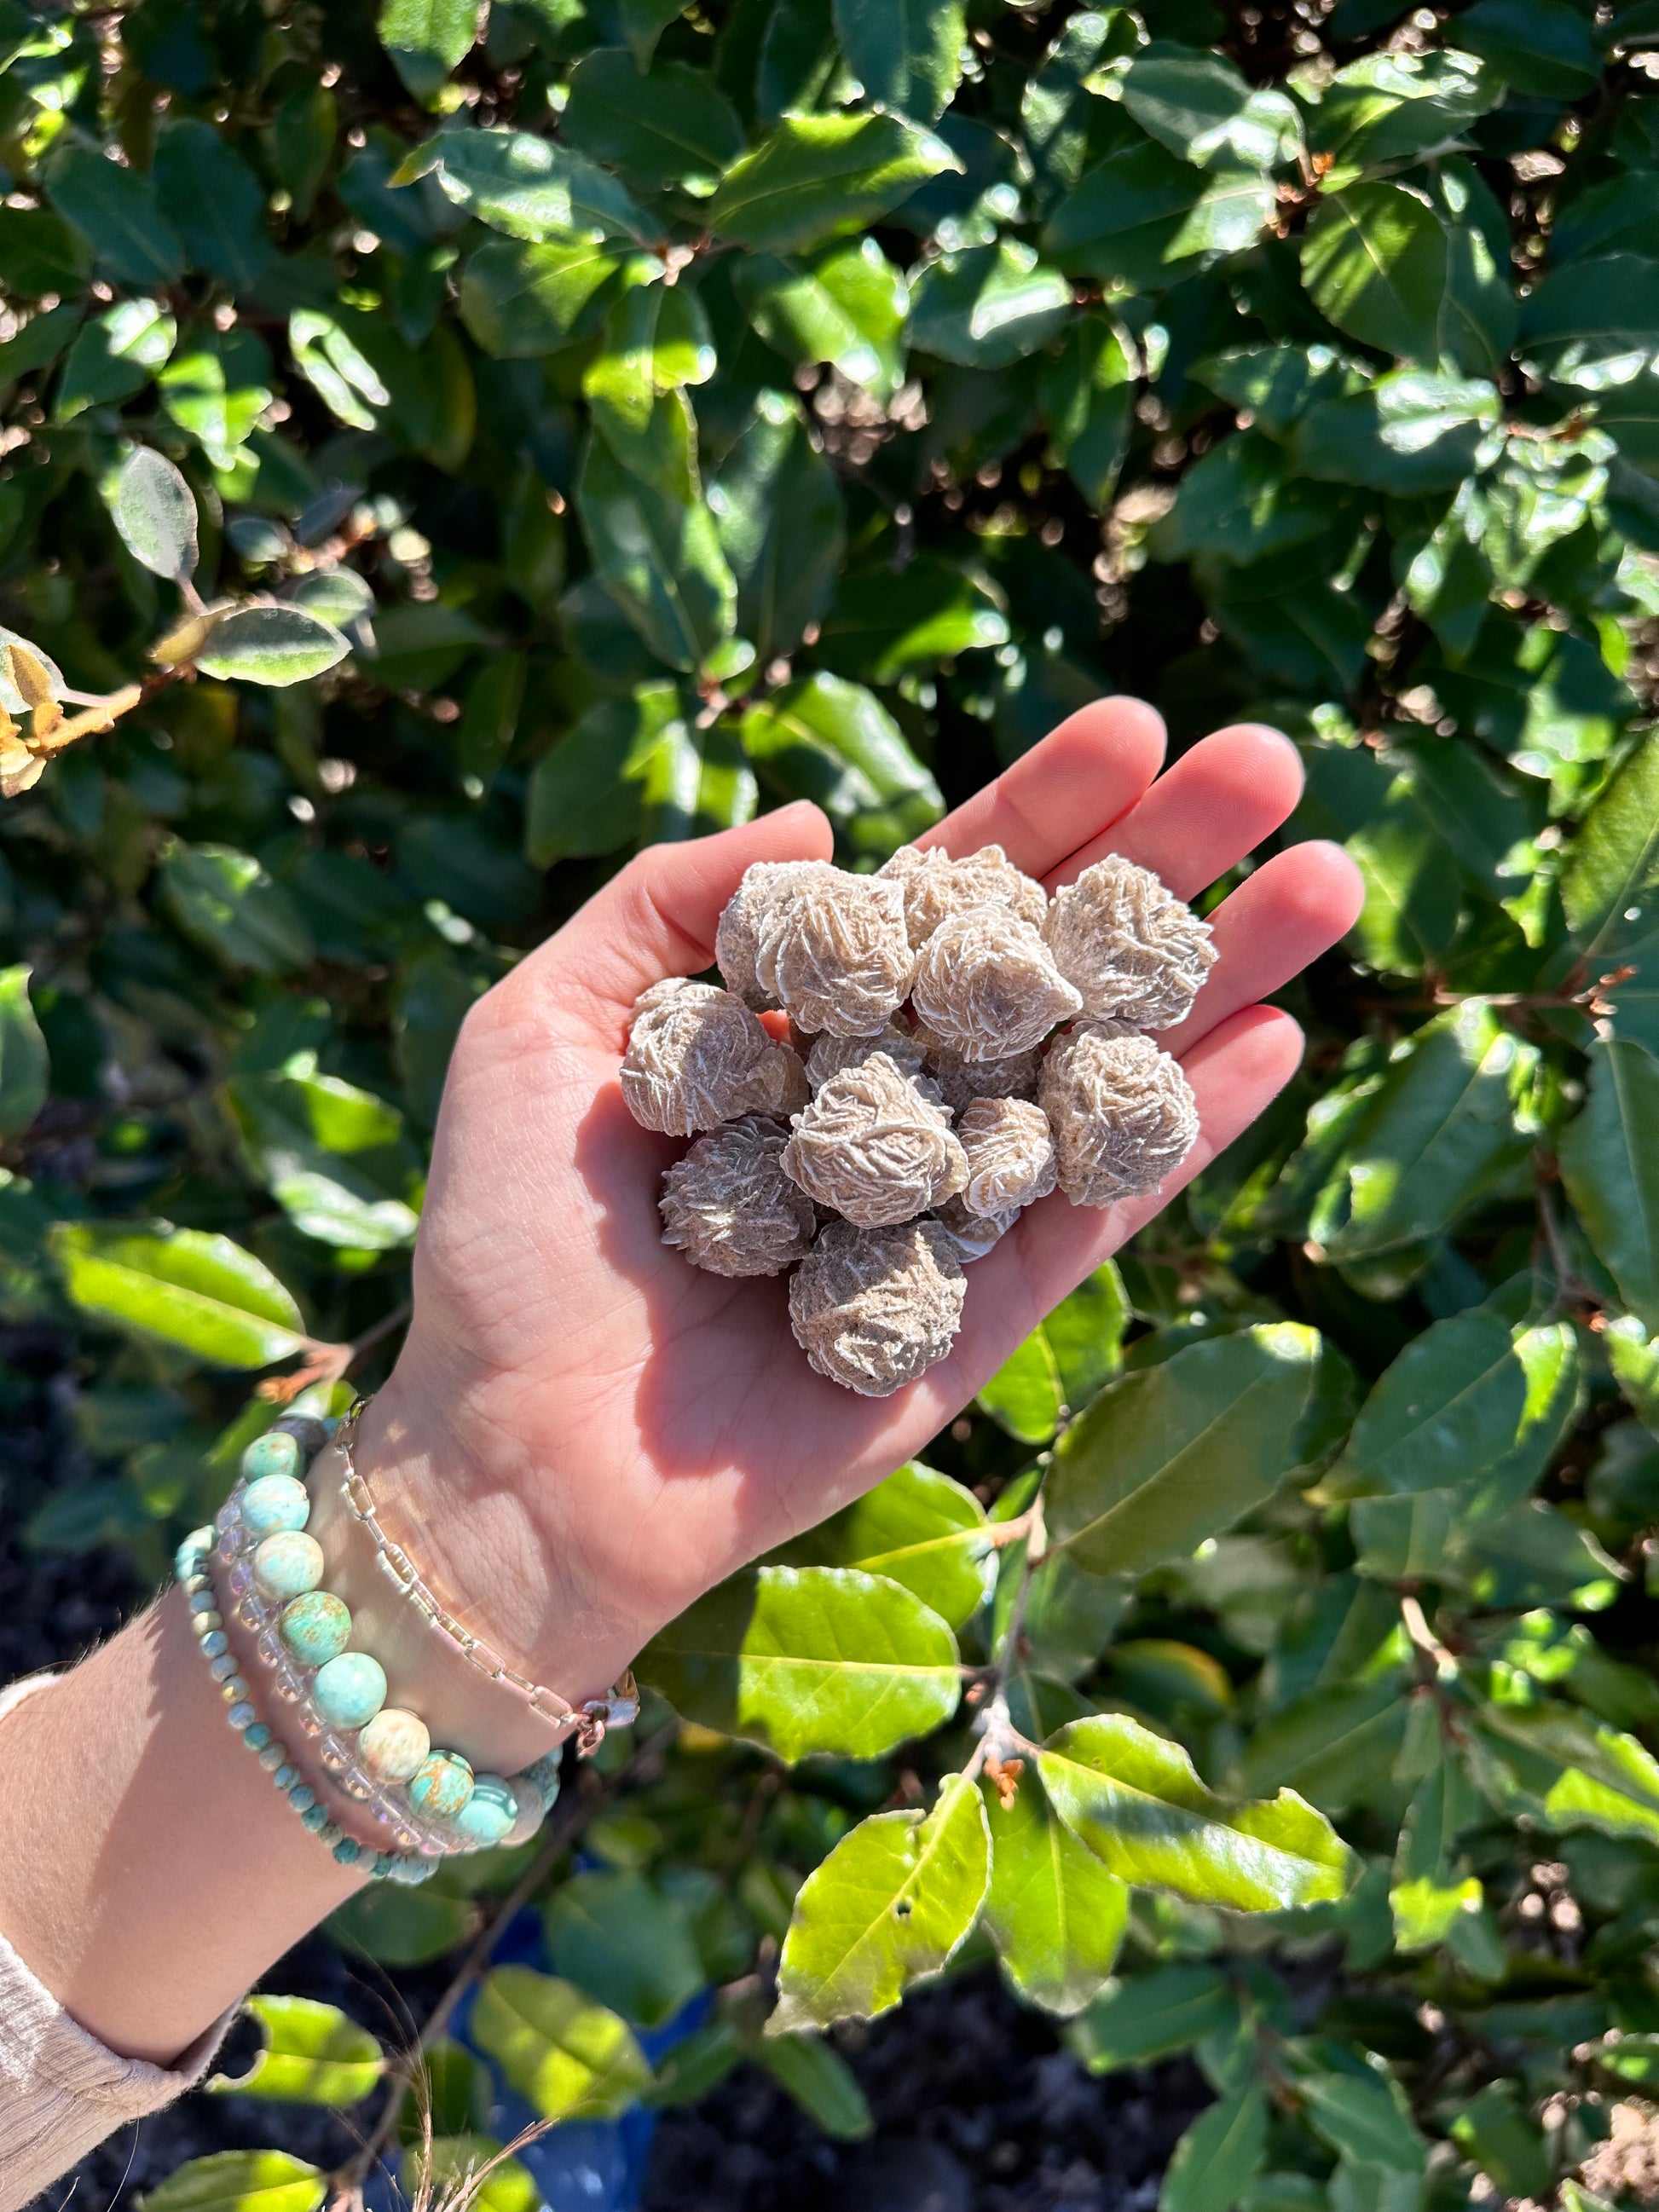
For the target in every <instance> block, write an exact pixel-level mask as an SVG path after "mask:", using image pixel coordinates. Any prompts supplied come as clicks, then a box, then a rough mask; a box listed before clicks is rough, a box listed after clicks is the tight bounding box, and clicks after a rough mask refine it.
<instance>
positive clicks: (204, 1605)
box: [189, 1575, 218, 1626]
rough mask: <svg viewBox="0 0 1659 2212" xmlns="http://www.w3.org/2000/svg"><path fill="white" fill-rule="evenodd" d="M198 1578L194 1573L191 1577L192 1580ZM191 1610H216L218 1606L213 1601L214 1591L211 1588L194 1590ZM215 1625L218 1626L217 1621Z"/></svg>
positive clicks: (212, 1611) (202, 1611)
mask: <svg viewBox="0 0 1659 2212" xmlns="http://www.w3.org/2000/svg"><path fill="white" fill-rule="evenodd" d="M197 1579H198V1578H197V1577H196V1576H194V1575H192V1576H191V1581H192V1582H194V1581H196V1580H197ZM189 1610H190V1611H191V1613H214V1612H216V1611H217V1610H218V1608H217V1607H216V1606H215V1604H214V1602H213V1592H212V1591H211V1590H192V1591H191V1596H190V1606H189ZM214 1625H215V1626H218V1624H217V1623H215V1624H214Z"/></svg>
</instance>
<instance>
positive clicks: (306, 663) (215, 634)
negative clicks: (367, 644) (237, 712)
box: [196, 605, 351, 689]
mask: <svg viewBox="0 0 1659 2212" xmlns="http://www.w3.org/2000/svg"><path fill="white" fill-rule="evenodd" d="M350 650H351V647H349V645H348V644H347V642H346V641H345V639H344V638H343V637H342V636H341V635H340V633H339V631H338V630H337V629H335V627H334V625H333V623H325V621H324V620H323V619H322V617H321V616H320V615H314V614H312V613H311V612H309V611H308V610H307V609H306V608H304V607H296V606H277V605H269V606H259V605H255V606H246V607H238V608H237V609H236V611H235V612H234V614H228V615H225V616H223V617H222V618H221V619H220V620H219V621H218V622H216V623H214V625H213V628H212V629H210V631H209V633H208V639H207V643H206V644H205V645H204V647H203V648H202V650H201V651H200V652H199V653H197V655H196V665H197V667H198V668H199V669H200V670H201V671H202V672H203V674H204V676H218V677H222V678H227V679H228V678H240V680H241V682H243V683H244V684H264V685H266V686H268V687H269V686H275V687H276V688H278V689H280V688H281V687H282V686H283V685H284V684H306V683H308V682H309V681H310V679H311V678H313V676H320V675H321V674H322V673H323V671H324V670H325V669H326V668H332V667H333V666H334V665H335V663H336V662H337V661H340V660H343V659H345V657H346V655H347V653H349V652H350Z"/></svg>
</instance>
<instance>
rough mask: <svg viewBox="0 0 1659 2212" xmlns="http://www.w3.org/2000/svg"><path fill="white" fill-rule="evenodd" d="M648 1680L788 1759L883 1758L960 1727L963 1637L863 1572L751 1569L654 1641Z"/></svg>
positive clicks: (689, 1714)
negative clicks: (951, 1724)
mask: <svg viewBox="0 0 1659 2212" xmlns="http://www.w3.org/2000/svg"><path fill="white" fill-rule="evenodd" d="M639 1668H640V1672H641V1676H642V1677H643V1679H644V1680H647V1682H649V1683H651V1684H652V1686H653V1687H654V1688H656V1689H659V1690H660V1691H661V1692H662V1694H663V1695H664V1696H665V1698H666V1699H668V1700H669V1702H670V1703H671V1705H674V1706H675V1707H676V1708H677V1709H678V1711H680V1712H682V1713H684V1715H685V1717H686V1718H687V1719H688V1720H694V1721H696V1722H698V1723H701V1724H702V1726H703V1727H705V1728H714V1729H720V1732H721V1733H722V1734H723V1735H739V1736H744V1737H747V1738H748V1739H749V1740H750V1741H753V1742H756V1743H759V1744H763V1745H764V1746H766V1747H768V1748H769V1749H771V1750H774V1751H775V1752H776V1753H777V1754H778V1756H779V1757H780V1758H781V1759H790V1760H793V1759H804V1758H805V1757H806V1756H807V1754H808V1753H811V1752H832V1753H837V1754H838V1755H840V1756H841V1757H842V1758H847V1759H877V1758H879V1757H880V1756H881V1755H882V1753H884V1752H887V1751H890V1750H892V1749H894V1748H895V1747H896V1746H897V1745H899V1744H901V1743H904V1742H906V1741H908V1739H909V1738H910V1737H912V1736H917V1735H927V1734H928V1733H929V1732H930V1731H931V1730H933V1729H936V1728H938V1727H939V1726H941V1725H942V1724H943V1723H945V1721H947V1720H949V1718H950V1717H951V1714H952V1713H953V1712H954V1711H956V1707H957V1699H958V1697H959V1695H960V1692H961V1682H960V1680H959V1678H958V1674H957V1644H956V1638H954V1637H953V1636H952V1635H951V1632H950V1630H949V1628H947V1627H946V1626H945V1623H944V1621H942V1620H940V1619H939V1615H938V1614H937V1613H933V1612H932V1611H930V1609H929V1608H928V1607H927V1606H925V1605H924V1604H923V1603H922V1602H921V1600H920V1599H919V1598H917V1597H915V1596H913V1595H911V1593H910V1591H909V1590H908V1589H904V1588H903V1587H902V1585H901V1584H899V1583H896V1582H893V1581H890V1580H889V1579H887V1577H884V1576H882V1575H876V1574H866V1573H865V1572H863V1571H861V1570H860V1569H858V1568H854V1567H749V1568H745V1569H744V1571H743V1572H742V1573H740V1574H737V1575H733V1576H732V1577H730V1578H729V1579H728V1580H727V1581H726V1582H724V1583H720V1587H719V1588H718V1589H713V1590H710V1591H709V1593H708V1595H707V1596H706V1597H701V1598H699V1599H698V1600H697V1601H696V1604H695V1605H693V1606H691V1607H690V1608H689V1609H688V1610H687V1611H686V1612H684V1613H682V1614H681V1615H680V1616H679V1618H678V1620H674V1621H671V1622H670V1623H669V1625H668V1626H667V1627H666V1628H665V1629H663V1630H661V1631H660V1632H659V1634H658V1635H657V1636H655V1637H654V1638H653V1639H652V1641H651V1643H650V1644H648V1645H647V1647H646V1650H645V1652H644V1653H643V1655H642V1656H641V1659H640V1662H639Z"/></svg>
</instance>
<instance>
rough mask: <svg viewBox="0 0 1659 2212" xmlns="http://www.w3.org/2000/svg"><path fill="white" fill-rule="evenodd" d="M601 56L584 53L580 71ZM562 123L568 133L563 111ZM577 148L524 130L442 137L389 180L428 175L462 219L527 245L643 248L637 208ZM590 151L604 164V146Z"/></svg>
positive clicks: (646, 235) (642, 221) (646, 227)
mask: <svg viewBox="0 0 1659 2212" xmlns="http://www.w3.org/2000/svg"><path fill="white" fill-rule="evenodd" d="M603 58H604V57H603V56H601V55H589V56H588V58H587V62H586V63H584V64H582V65H581V66H582V68H586V67H587V66H588V64H591V63H592V62H593V61H596V60H600V59H603ZM618 58H619V57H618ZM623 66H624V67H626V64H623ZM580 74H581V70H580V69H578V70H577V71H576V73H575V77H573V80H572V98H573V100H574V96H575V94H574V84H575V81H576V78H579V77H580ZM629 78H630V81H631V83H632V85H633V88H634V90H635V97H636V98H638V97H640V96H641V84H640V80H639V78H638V77H637V76H634V75H633V73H632V72H631V71H630V72H629ZM566 120H567V128H568V110H567V118H566ZM581 143H582V141H581V139H580V137H573V138H572V141H571V144H570V145H562V144H560V143H557V142H556V141H555V140H553V139H550V138H540V137H537V136H536V135H535V134H534V133H533V132H532V131H493V130H492V131H441V132H440V133H439V135H438V136H437V137H435V138H433V139H429V140H428V143H426V145H424V146H422V147H421V148H420V149H418V150H417V151H416V152H415V153H414V154H411V155H410V156H409V158H408V159H407V160H406V161H404V165H403V167H401V168H400V169H398V170H397V171H396V172H395V177H396V180H397V181H398V183H400V184H401V183H407V182H410V181H411V180H413V179H415V178H416V177H418V176H421V175H424V174H425V173H427V172H428V168H432V169H435V170H436V172H437V174H438V178H439V180H440V181H441V184H442V185H443V187H444V189H445V191H447V193H448V194H449V196H450V197H451V198H452V199H454V200H456V201H457V202H459V204H460V205H461V206H462V207H464V208H465V209H466V210H467V212H468V213H469V214H470V215H473V216H477V219H478V221H479V222H486V223H488V224H489V227H490V228H491V229H492V230H501V231H505V232H506V233H507V236H508V237H509V238H520V239H526V240H529V241H530V242H531V243H532V244H533V245H541V244H544V243H546V242H547V241H549V240H552V241H553V242H554V243H556V244H558V245H562V246H575V245H585V246H600V245H604V244H605V242H606V241H607V240H627V241H629V242H630V243H632V244H634V245H636V246H646V245H648V244H649V243H650V240H651V236H652V232H651V227H650V224H649V223H648V222H647V219H646V217H645V216H644V215H643V214H641V210H640V208H639V206H638V204H637V203H636V202H635V200H634V198H633V197H632V196H631V195H630V194H629V192H628V191H626V190H625V189H624V188H623V186H622V185H619V184H618V183H617V179H615V178H614V177H612V176H610V175H608V174H607V173H606V172H605V170H604V169H602V168H600V167H598V165H597V164H596V163H595V162H592V161H589V160H587V158H586V155H584V154H582V153H580V152H577V151H574V150H573V149H574V148H575V147H578V146H580V144H581ZM594 151H595V152H597V153H599V154H600V155H602V156H603V157H605V158H607V159H608V158H609V152H608V149H605V148H604V147H596V148H595V149H594Z"/></svg>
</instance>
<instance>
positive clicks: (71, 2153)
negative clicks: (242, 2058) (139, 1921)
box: [0, 1674, 235, 2212]
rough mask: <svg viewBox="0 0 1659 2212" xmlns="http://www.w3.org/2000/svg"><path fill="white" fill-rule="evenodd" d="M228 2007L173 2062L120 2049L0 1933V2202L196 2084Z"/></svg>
mask: <svg viewBox="0 0 1659 2212" xmlns="http://www.w3.org/2000/svg"><path fill="white" fill-rule="evenodd" d="M55 1680H57V1677H56V1676H55V1675H52V1674H34V1675H31V1676H30V1677H28V1679H27V1680H25V1681H21V1682H15V1683H13V1684H12V1685H11V1686H10V1687H9V1689H6V1690H3V1691H0V1720H3V1718H4V1717H5V1716H6V1714H7V1713H8V1712H9V1711H10V1710H11V1708H12V1707H13V1706H14V1705H16V1704H18V1703H19V1701H20V1700H21V1699H23V1698H26V1697H28V1696H31V1695H33V1693H34V1692H37V1691H40V1690H44V1689H46V1688H47V1687H48V1686H50V1684H52V1682H53V1681H55ZM234 2017H235V2013H234V2009H233V2010H232V2011H231V2012H228V2013H226V2014H225V2015H223V2017H222V2019H220V2020H218V2021H215V2023H214V2025H213V2026H212V2027H210V2028H209V2029H208V2030H207V2032H206V2033H205V2034H204V2035H201V2036H198V2037H197V2039H196V2041H195V2042H194V2043H192V2044H191V2046H190V2048H189V2050H188V2051H185V2052H183V2053H182V2054H181V2056H180V2057H179V2058H177V2059H176V2060H175V2061H174V2062H173V2064H172V2065H171V2066H154V2065H151V2064H150V2063H149V2061H148V2060H145V2059H142V2058H122V2057H118V2056H117V2054H116V2053H115V2052H114V2051H111V2050H110V2049H108V2048H107V2046H106V2045H104V2044H101V2043H100V2042H99V2040H98V2039H97V2038H96V2037H95V2036H92V2035H88V2033H87V2031H86V2030H85V2028H83V2027H81V2026H80V2025H79V2023H78V2022H77V2021H74V2020H71V2019H70V2015H68V2013H66V2012H65V2011H64V2008H63V2007H62V2005H60V2004H59V2003H58V2000H57V1998H56V1997H55V1996H52V1992H51V1990H48V1989H47V1988H46V1986H45V1984H43V1983H42V1982H40V1980H39V1979H38V1978H36V1976H35V1975H34V1974H33V1972H31V1971H30V1970H29V1968H28V1967H27V1966H25V1965H24V1963H23V1961H22V1960H21V1959H20V1958H19V1957H18V1955H17V1954H16V1952H15V1951H14V1950H13V1949H12V1948H11V1946H10V1944H9V1943H8V1942H6V1941H5V1939H4V1937H3V1936H0V2212H21V2207H22V2206H24V2205H26V2204H27V2203H28V2202H29V2200H30V2198H31V2197H34V2196H35V2195H37V2194H38V2192H39V2191H41V2190H42V2189H44V2188H46V2185H47V2184H48V2183H49V2182H52V2181H55V2180H57V2179H58V2176H59V2175H60V2174H62V2173H64V2172H67V2171H68V2169H69V2168H70V2166H73V2165H74V2164H75V2162H76V2160H77V2159H79V2158H81V2157H82V2156H84V2154H86V2153H87V2152H88V2151H89V2150H91V2149H92V2148H93V2147H94V2144H97V2143H100V2142H102V2141H103V2140H104V2137H105V2136H108V2135H112V2134H113V2133H114V2132H115V2130H116V2129H117V2128H121V2127H125V2126H126V2124H128V2123H129V2122H130V2121H132V2120H139V2119H143V2118H144V2116H145V2115H146V2114H147V2113H149V2112H159V2111H160V2110H161V2106H163V2105H170V2104H171V2103H172V2102H173V2099H174V2098H175V2097H179V2096H182V2095H183V2093H184V2092H185V2090H186V2089H190V2088H193V2087H195V2085H196V2083H197V2081H200V2080H201V2078H202V2075H204V2073H205V2072H206V2070H207V2068H208V2065H209V2063H210V2060H211V2059H212V2057H213V2054H214V2052H215V2051H216V2050H217V2049H218V2047H219V2045H220V2043H221V2041H222V2039H223V2037H224V2033H225V2030H226V2029H227V2028H228V2027H229V2026H230V2023H231V2021H233V2020H234Z"/></svg>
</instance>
